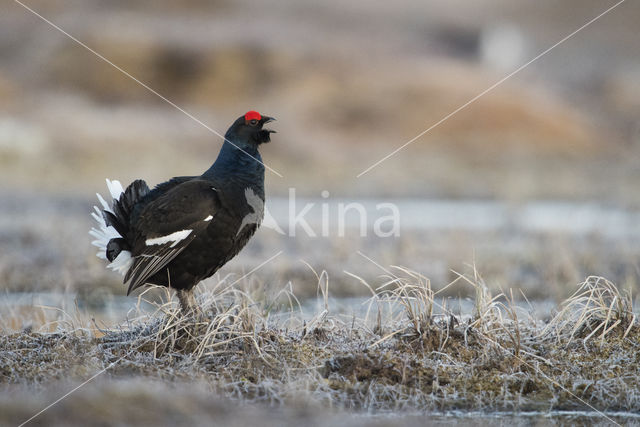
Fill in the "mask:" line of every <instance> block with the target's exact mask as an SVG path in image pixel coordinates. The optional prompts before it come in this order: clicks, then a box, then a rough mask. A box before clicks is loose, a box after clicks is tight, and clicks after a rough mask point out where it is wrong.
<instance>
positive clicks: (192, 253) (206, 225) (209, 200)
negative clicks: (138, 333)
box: [92, 111, 273, 312]
mask: <svg viewBox="0 0 640 427" xmlns="http://www.w3.org/2000/svg"><path fill="white" fill-rule="evenodd" d="M271 120H273V119H272V118H270V117H266V116H261V115H260V114H259V113H257V112H255V111H250V112H248V113H247V114H245V115H244V116H242V117H240V118H238V119H237V120H236V121H235V122H234V123H233V124H232V125H231V127H230V128H229V130H228V131H227V133H226V134H225V142H224V144H223V146H222V148H221V150H220V153H219V155H218V158H217V159H216V161H215V162H214V163H213V165H212V166H211V167H210V168H209V169H208V170H207V171H206V172H204V173H203V174H202V175H200V176H184V177H176V178H172V179H170V180H169V181H167V182H164V183H162V184H159V185H157V186H156V187H155V188H154V189H153V190H150V189H149V187H148V186H147V184H146V183H145V182H144V181H143V180H136V181H134V182H133V183H131V184H130V185H129V186H128V187H127V188H126V190H124V192H122V193H121V194H119V195H118V194H114V193H118V192H119V191H121V190H118V191H115V192H114V189H113V187H114V186H115V184H113V183H110V182H109V181H108V183H109V185H110V190H111V193H112V195H114V199H113V201H112V203H111V204H110V205H109V204H107V203H105V202H103V206H105V209H104V210H103V211H102V218H99V217H98V215H94V218H96V220H98V222H99V223H100V226H101V229H100V230H98V229H93V230H92V234H93V235H94V236H96V237H97V239H98V240H96V241H94V244H96V246H99V247H100V249H101V250H103V251H104V252H103V253H102V254H101V253H99V254H98V256H100V257H102V258H106V259H108V260H109V261H111V262H112V263H111V265H110V266H111V268H113V269H117V270H119V271H121V272H122V273H123V274H124V275H125V277H124V282H125V283H128V284H129V287H128V291H127V294H129V293H130V292H131V291H133V290H134V289H136V288H138V287H140V286H142V285H144V284H145V283H151V284H155V285H161V286H168V287H171V288H173V289H175V290H176V291H177V294H178V297H179V300H180V303H181V306H182V309H183V310H184V311H185V312H190V311H192V310H193V309H194V308H195V307H196V306H195V299H194V297H193V288H194V287H195V286H196V285H197V284H198V283H199V282H200V281H201V280H203V279H206V278H207V277H210V276H211V275H213V274H214V273H215V272H216V271H217V270H218V269H219V268H220V267H222V266H223V265H224V264H225V263H226V262H227V261H229V260H230V259H231V258H233V257H234V256H235V255H236V254H237V253H238V252H239V251H240V250H241V249H242V248H243V247H244V246H245V245H246V243H247V242H248V240H249V239H250V238H251V236H252V235H253V234H254V233H255V231H256V229H257V228H258V226H259V225H260V224H259V222H260V221H261V219H262V217H263V206H264V198H265V195H264V165H263V163H262V158H261V157H260V153H259V152H258V147H259V146H260V145H261V144H263V143H266V142H269V141H270V134H271V133H272V132H273V131H271V130H268V129H263V125H264V124H265V123H268V122H270V121H271ZM116 183H117V182H116ZM116 187H119V188H120V189H121V188H122V187H121V186H120V185H119V183H117V186H116ZM256 200H257V201H258V203H256ZM96 210H97V211H99V209H97V208H96ZM249 215H250V218H252V219H253V220H252V221H248V222H247V221H246V220H245V221H244V222H243V219H245V218H249ZM255 218H257V220H255ZM101 219H103V222H100V220H101ZM109 226H111V227H113V229H115V231H116V232H117V233H114V232H113V230H111V231H109ZM116 234H117V235H116Z"/></svg>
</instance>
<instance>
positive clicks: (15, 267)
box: [0, 0, 640, 305]
mask: <svg viewBox="0 0 640 427" xmlns="http://www.w3.org/2000/svg"><path fill="white" fill-rule="evenodd" d="M614 3H615V2H613V1H603V0H598V1H596V0H566V1H563V2H557V1H551V0H541V1H537V2H524V1H513V0H510V1H507V0H477V1H474V2H471V3H470V2H467V1H460V0H452V1H448V2H431V1H420V0H399V1H394V2H378V1H376V2H372V1H366V2H365V1H352V2H346V3H345V2H343V1H337V0H328V1H324V2H300V1H296V0H263V1H248V0H238V1H231V0H210V1H204V0H187V1H182V2H170V1H165V0H155V1H153V2H152V1H137V2H129V1H110V2H100V1H95V0H92V1H88V0H83V1H58V0H55V1H52V0H47V1H43V0H29V1H28V2H27V3H25V4H27V5H28V6H29V7H32V8H33V9H34V10H35V11H37V12H38V13H39V14H41V15H42V16H43V17H45V18H47V19H49V20H51V21H52V22H53V23H55V24H57V25H59V26H60V27H61V28H62V29H64V30H65V31H67V32H68V33H70V34H71V35H73V36H74V37H77V39H79V40H80V41H82V42H83V43H85V44H86V45H88V46H89V47H91V48H92V49H94V50H95V51H96V52H98V53H99V54H101V55H103V56H104V57H106V58H108V59H109V60H110V61H112V62H113V63H115V64H117V65H118V66H119V67H121V68H122V69H124V70H126V71H127V72H129V73H130V74H131V75H133V76H135V77H136V78H137V79H139V80H140V81H142V82H144V83H145V84H147V85H149V86H150V87H151V88H153V89H154V90H156V91H157V92H159V93H160V94H162V95H163V96H166V97H167V98H168V99H170V100H171V101H172V102H175V103H176V104H178V105H179V106H180V107H182V108H184V109H185V110H187V111H188V112H189V113H191V114H193V115H194V116H195V117H197V118H198V119H199V120H201V121H202V122H204V123H206V124H207V125H209V126H210V127H211V128H213V129H215V130H217V131H218V132H220V133H224V132H225V130H226V129H227V127H228V126H229V124H230V123H231V122H232V121H233V120H234V119H235V118H237V117H238V116H240V115H241V114H244V112H245V111H247V110H251V109H256V110H258V111H260V112H262V113H264V114H268V115H270V116H274V117H276V118H277V119H278V121H277V122H275V124H274V125H273V126H272V127H273V128H274V129H276V130H277V131H278V134H276V135H275V136H274V138H273V142H272V143H271V144H269V145H267V146H264V147H263V149H262V150H261V151H262V155H263V158H264V160H265V162H266V163H267V165H269V166H270V167H272V168H274V169H275V170H277V171H278V172H280V173H281V174H282V175H283V177H282V178H281V177H278V176H277V175H275V174H273V173H270V172H267V176H266V181H267V182H266V186H267V198H268V201H267V206H268V207H269V208H270V209H271V211H272V213H273V214H274V218H275V219H276V221H278V222H279V223H280V222H282V223H284V224H286V223H287V221H288V217H285V216H287V214H288V210H287V197H288V194H289V189H291V188H294V189H295V191H296V196H297V198H298V201H297V202H298V204H299V205H300V206H302V205H304V204H305V203H315V206H314V208H313V209H314V212H316V213H317V212H320V204H321V203H328V204H330V209H331V212H334V210H333V209H334V208H335V206H336V204H337V203H339V202H351V201H360V202H362V203H368V204H369V205H370V206H375V204H376V203H382V202H391V203H394V204H396V205H397V206H398V208H399V211H400V216H401V221H402V222H401V228H400V236H399V237H387V238H377V237H375V236H373V235H372V233H370V234H369V235H368V236H367V237H366V238H361V237H360V235H359V232H358V230H357V227H355V226H356V225H357V224H358V222H357V218H355V219H353V221H352V222H353V223H352V222H349V223H348V225H349V227H350V228H349V230H347V233H346V235H345V236H344V237H340V236H337V235H336V233H335V232H331V233H330V235H329V236H328V237H309V236H307V235H306V234H305V233H299V234H298V235H297V236H296V237H290V236H282V235H280V234H278V233H276V232H274V231H273V230H271V229H265V228H263V229H261V230H260V231H259V232H258V234H257V235H256V237H255V238H254V239H253V241H252V242H251V243H250V245H249V247H247V248H246V250H245V251H243V253H242V254H241V255H240V256H239V257H238V258H237V259H235V260H233V261H232V262H230V263H229V264H228V265H227V266H226V267H225V268H224V269H223V270H221V272H220V274H219V276H218V278H217V279H216V278H213V279H211V280H214V281H215V280H219V278H220V277H224V276H225V275H226V274H233V275H234V277H240V276H241V275H242V274H243V273H245V272H248V271H250V270H251V269H252V268H254V267H256V266H258V265H260V264H261V263H262V262H263V261H265V260H267V259H268V258H270V257H271V256H273V255H274V254H276V253H277V252H278V251H283V253H282V255H280V256H278V257H277V258H276V259H274V260H273V262H270V263H268V264H266V265H265V266H263V267H261V268H260V269H259V270H258V271H256V272H255V273H253V274H252V275H250V277H249V278H248V279H246V280H257V281H259V282H261V283H264V284H265V286H266V287H267V288H268V289H280V288H282V287H283V286H285V285H287V283H291V286H292V288H293V290H294V292H295V293H296V294H298V295H300V296H301V297H304V296H313V295H315V294H316V279H315V276H314V275H313V272H312V271H311V270H310V269H309V268H308V267H307V266H306V265H305V264H304V263H303V262H301V260H303V261H305V262H306V263H308V264H310V265H311V266H312V267H313V268H314V269H316V270H317V271H321V270H327V271H328V273H329V277H330V287H329V291H330V293H331V294H332V295H334V296H337V297H340V296H358V295H360V296H362V295H368V294H369V291H368V290H367V289H366V287H365V286H363V285H362V284H361V283H359V281H358V280H355V279H354V278H353V277H351V276H349V275H347V274H345V273H344V271H345V270H346V271H349V272H351V273H354V274H357V275H359V276H361V277H363V278H365V279H366V280H367V281H370V282H371V283H372V284H375V283H379V282H380V281H381V280H382V279H381V278H380V275H383V274H385V272H384V271H382V270H381V269H380V268H379V267H378V266H376V265H375V264H374V263H373V262H371V261H369V260H367V259H365V258H364V257H363V256H362V255H359V254H358V251H360V252H361V253H362V254H364V255H366V256H367V257H369V258H371V260H374V261H375V262H376V263H378V264H380V265H381V266H384V267H387V266H389V265H403V266H406V267H408V268H410V269H413V270H416V271H418V272H420V273H422V274H424V275H425V276H427V277H429V278H430V279H431V280H432V283H433V286H434V287H435V288H442V287H444V286H445V285H446V284H447V283H449V282H450V281H452V280H453V279H455V277H456V273H454V271H455V272H459V273H470V272H472V271H473V265H475V267H476V269H477V271H478V272H479V273H480V274H482V276H483V278H484V280H485V281H486V283H487V285H488V286H489V287H490V288H492V289H496V290H507V289H509V288H514V289H516V290H517V289H522V290H523V292H524V293H525V294H526V295H527V296H529V297H531V298H542V299H552V300H558V299H560V298H563V297H566V296H567V295H568V294H570V293H572V292H573V289H574V285H575V284H576V283H578V282H579V281H581V280H582V279H584V277H585V276H586V275H589V274H596V275H603V276H606V277H608V278H609V279H611V280H613V281H615V282H617V284H618V285H621V286H623V287H628V288H631V289H634V290H637V287H638V285H637V284H638V278H639V275H640V268H639V264H638V259H639V256H640V240H639V237H640V185H638V184H639V183H640V167H639V166H638V161H639V159H640V156H639V154H640V120H639V119H640V39H639V35H638V25H637V23H638V22H639V20H640V3H638V2H633V1H627V2H625V3H623V4H622V5H620V6H619V7H618V8H616V9H615V10H613V11H611V12H610V13H608V14H607V15H606V16H603V17H602V18H601V19H599V20H598V21H596V22H594V23H593V24H592V25H590V26H589V27H588V28H586V29H584V30H583V31H581V32H579V33H578V34H576V35H575V36H574V37H572V38H570V39H569V40H567V41H566V42H565V43H563V44H561V45H560V46H558V47H557V48H555V49H554V50H552V51H550V52H549V53H548V54H546V55H545V56H543V57H541V58H540V59H539V60H537V61H535V62H534V63H532V64H531V65H530V66H528V67H526V68H525V69H524V70H523V71H522V72H520V73H518V74H516V75H515V76H513V77H512V78H510V79H508V80H507V81H505V82H504V83H503V84H501V85H500V86H498V87H496V88H495V89H493V90H492V91H490V92H488V93H487V94H486V95H484V96H482V97H481V98H479V99H478V100H476V101H475V102H473V103H472V104H471V105H469V106H468V107H466V108H465V109H463V110H461V111H460V112H459V113H457V114H455V115H454V116H452V117H451V118H449V119H448V120H446V121H445V122H444V123H442V124H441V125H439V126H437V127H436V128H434V129H433V130H431V131H430V132H428V133H426V134H425V135H424V136H422V137H420V138H419V139H417V140H416V141H415V142H414V143H412V144H411V145H409V146H408V147H407V148H406V149H404V150H402V151H400V152H398V153H397V154H396V155H394V156H392V157H390V158H389V159H388V160H386V161H385V162H383V163H381V164H380V165H378V166H377V167H375V168H373V169H371V170H370V171H369V172H367V173H365V174H364V175H361V176H360V177H357V175H358V174H360V173H361V172H363V171H364V170H365V169H367V168H368V167H369V166H371V165H372V164H373V163H375V162H376V161H378V160H380V159H381V158H383V157H384V156H386V155H387V154H389V153H390V152H391V151H392V150H394V149H396V148H397V147H399V146H400V145H402V144H404V143H405V142H406V141H408V140H410V139H412V138H414V137H415V136H416V135H418V134H420V133H421V132H423V131H424V130H425V129H427V128H429V127H431V126H432V125H433V124H435V123H437V122H438V121H439V120H441V119H442V118H443V117H445V116H446V115H448V114H449V113H451V112H452V111H454V110H455V109H456V108H458V107H460V106H461V105H463V104H465V103H466V102H467V101H469V100H470V99H472V98H473V97H475V96H476V95H478V94H480V93H481V92H483V91H484V90H485V89H487V88H489V87H490V86H491V85H493V84H494V83H496V82H497V81H499V80H500V79H502V78H503V77H504V76H506V75H508V74H509V73H511V72H512V71H514V70H516V69H517V68H518V67H519V66H521V65H522V64H524V63H526V62H527V61H529V60H530V59H532V58H534V57H535V56H536V55H538V54H539V53H540V52H542V51H544V50H545V49H547V48H548V47H550V46H551V45H553V44H554V43H556V42H558V41H559V40H561V39H562V38H563V37H565V36H566V35H568V34H570V33H571V32H572V31H574V30H576V29H577V28H579V27H580V26H582V25H583V24H585V23H586V22H588V21H589V20H591V19H592V18H594V17H595V16H597V15H598V14H600V13H602V12H603V11H604V10H606V9H607V8H608V7H610V6H612V5H613V4H614ZM221 143H222V141H221V139H220V138H219V137H218V136H216V135H214V134H212V133H211V132H209V131H208V130H207V129H205V128H204V127H203V126H201V125H200V124H198V123H196V122H195V121H193V120H192V119H190V118H189V117H187V116H186V115H184V114H183V113H181V112H180V111H178V110H176V109H175V108H174V107H172V106H171V105H169V104H168V103H166V102H164V101H163V100H162V99H160V98H159V97H157V96H155V95H154V94H152V93H150V92H149V91H148V90H146V89H145V88H143V87H142V86H140V85H139V84H138V83H136V82H135V81H133V80H131V79H130V78H128V77H126V76H125V75H123V74H122V73H121V72H119V71H118V70H116V69H114V68H113V67H112V66H110V65H108V64H107V63H105V62H104V61H102V60H100V59H99V58H97V57H96V56H95V55H94V54H92V53H91V52H89V51H88V50H86V49H85V48H83V47H81V46H79V45H78V44H77V43H75V42H74V41H73V40H71V39H70V38H68V37H66V36H65V35H63V34H61V33H60V32H58V31H56V30H55V29H54V28H52V27H51V26H50V25H48V24H47V23H45V22H43V21H42V20H40V19H39V18H38V17H36V16H35V15H34V14H32V13H30V12H29V11H27V10H26V9H24V8H23V7H21V6H20V5H19V4H17V3H14V2H3V3H2V5H0V182H1V183H2V184H1V185H0V287H1V288H2V289H3V290H5V291H6V292H7V295H19V293H22V292H39V293H43V295H44V294H45V293H47V292H55V293H57V294H63V295H67V296H72V297H73V298H76V297H78V298H79V299H80V300H81V301H85V300H86V301H93V302H94V303H96V304H99V303H100V301H104V300H107V299H108V298H111V297H113V296H121V295H124V293H125V287H124V286H123V285H122V284H121V281H120V277H119V276H118V275H117V274H115V273H113V272H110V271H107V270H106V269H105V268H104V264H103V263H102V262H101V261H100V260H98V259H97V258H96V257H95V256H94V254H95V251H94V249H93V247H92V246H90V240H91V239H90V237H89V235H88V234H87V231H88V229H89V228H90V226H91V223H90V217H89V212H90V211H91V208H92V205H93V204H94V199H95V196H94V193H96V192H101V193H105V191H106V187H105V184H104V179H105V178H107V177H109V178H111V179H119V180H121V181H122V182H123V183H125V184H126V183H129V182H130V181H132V180H133V179H136V178H144V179H145V180H146V181H147V182H148V183H149V184H150V185H153V184H157V183H159V182H162V181H164V180H166V179H167V178H170V177H172V176H176V175H195V174H200V173H201V172H203V171H204V170H206V169H207V168H208V167H209V165H210V164H211V163H212V162H213V160H214V159H215V157H216V156H217V153H218V150H219V148H220V146H221ZM322 191H328V192H329V197H324V198H323V197H322ZM300 210H301V208H300V207H299V208H298V212H299V211H300ZM375 212H376V211H375V209H374V208H373V210H372V211H367V213H368V214H369V216H368V221H369V223H370V222H372V221H373V220H375V218H376V213H375ZM312 216H313V215H312ZM317 216H318V215H316V217H317ZM310 221H312V220H310ZM316 222H317V221H316ZM336 224H337V220H336V219H334V218H332V219H331V227H332V230H334V228H333V227H335V226H336ZM312 225H313V224H312ZM334 231H335V230H334ZM452 270H453V271H452ZM471 291H472V288H470V287H464V286H453V287H450V288H448V289H447V294H448V295H451V296H456V297H457V296H460V297H464V296H465V295H467V294H468V293H469V292H471ZM20 295H21V294H20ZM130 303H131V305H133V304H134V303H135V300H134V299H131V302H130ZM52 304H55V303H52Z"/></svg>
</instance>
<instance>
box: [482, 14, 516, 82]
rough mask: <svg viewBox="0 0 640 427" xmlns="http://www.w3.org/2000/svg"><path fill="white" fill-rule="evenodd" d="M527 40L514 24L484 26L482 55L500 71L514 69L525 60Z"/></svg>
mask: <svg viewBox="0 0 640 427" xmlns="http://www.w3.org/2000/svg"><path fill="white" fill-rule="evenodd" d="M525 54H526V40H525V37H524V34H523V33H522V31H521V30H520V29H519V28H518V27H516V26H515V25H512V24H495V25H493V26H488V27H486V28H483V30H482V34H481V36H480V57H481V58H482V62H484V63H485V64H486V65H488V66H490V67H492V68H494V69H497V70H499V71H504V72H507V71H513V70H514V69H516V68H517V67H519V66H521V65H522V64H523V63H524V62H525Z"/></svg>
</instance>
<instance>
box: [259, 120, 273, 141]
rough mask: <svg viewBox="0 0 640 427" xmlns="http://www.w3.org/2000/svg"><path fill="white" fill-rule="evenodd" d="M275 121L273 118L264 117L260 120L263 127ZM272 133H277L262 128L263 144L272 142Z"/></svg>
mask: <svg viewBox="0 0 640 427" xmlns="http://www.w3.org/2000/svg"><path fill="white" fill-rule="evenodd" d="M274 120H275V119H274V118H273V117H269V116H262V119H261V120H260V123H261V124H262V125H265V124H267V123H269V122H273V121H274ZM272 133H276V131H275V130H271V129H264V128H262V130H260V137H259V138H260V142H261V143H266V142H270V141H271V134H272Z"/></svg>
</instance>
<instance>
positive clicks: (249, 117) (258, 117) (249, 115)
mask: <svg viewBox="0 0 640 427" xmlns="http://www.w3.org/2000/svg"><path fill="white" fill-rule="evenodd" d="M244 119H245V120H246V121H248V122H250V121H251V120H261V119H262V116H261V115H260V113H258V112H257V111H249V112H247V114H245V115H244Z"/></svg>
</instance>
